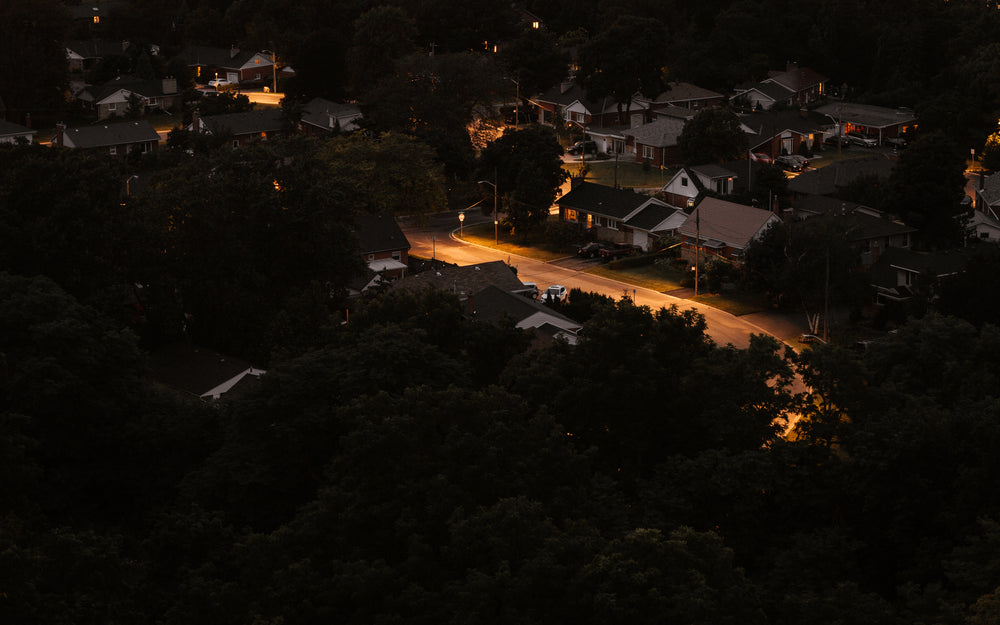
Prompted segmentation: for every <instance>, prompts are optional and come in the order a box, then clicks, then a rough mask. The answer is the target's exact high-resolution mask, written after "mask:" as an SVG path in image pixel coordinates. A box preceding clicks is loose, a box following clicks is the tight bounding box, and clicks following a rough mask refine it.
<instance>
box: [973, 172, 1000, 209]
mask: <svg viewBox="0 0 1000 625" xmlns="http://www.w3.org/2000/svg"><path fill="white" fill-rule="evenodd" d="M976 194H977V195H978V196H979V197H980V198H981V199H982V200H983V202H985V203H986V205H987V206H989V207H991V208H996V207H1000V172H996V173H993V174H990V175H989V176H986V177H985V178H983V188H982V189H978V190H977V191H976ZM977 208H979V210H982V208H983V207H980V206H979V205H978V203H977Z"/></svg>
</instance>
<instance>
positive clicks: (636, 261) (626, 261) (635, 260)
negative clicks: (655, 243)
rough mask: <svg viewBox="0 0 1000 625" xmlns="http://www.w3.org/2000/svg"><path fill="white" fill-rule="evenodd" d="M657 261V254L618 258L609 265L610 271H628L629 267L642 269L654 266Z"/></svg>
mask: <svg viewBox="0 0 1000 625" xmlns="http://www.w3.org/2000/svg"><path fill="white" fill-rule="evenodd" d="M654 260H656V254H638V255H636V256H626V257H625V258H618V259H615V260H613V261H611V262H610V263H608V268H609V269H628V268H629V267H642V266H643V265H652V264H653V261H654Z"/></svg>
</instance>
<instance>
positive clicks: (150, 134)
mask: <svg viewBox="0 0 1000 625" xmlns="http://www.w3.org/2000/svg"><path fill="white" fill-rule="evenodd" d="M159 142H160V135H159V134H158V133H157V132H156V129H154V128H153V126H152V125H150V123H149V122H147V121H146V120H139V121H131V122H119V123H116V124H94V125H92V126H81V127H79V128H67V127H66V126H65V125H64V124H62V123H59V124H56V135H55V137H53V139H52V144H53V145H55V146H56V147H66V148H76V149H80V150H93V151H103V152H106V153H107V154H110V155H111V156H114V157H117V158H125V157H126V156H128V155H129V154H130V153H133V152H140V153H142V154H146V153H148V152H152V151H153V150H155V149H156V146H157V145H159Z"/></svg>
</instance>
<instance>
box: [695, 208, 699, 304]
mask: <svg viewBox="0 0 1000 625" xmlns="http://www.w3.org/2000/svg"><path fill="white" fill-rule="evenodd" d="M700 208H701V207H698V208H696V209H695V210H696V211H698V212H697V213H695V214H694V238H695V242H694V296H695V297H698V271H699V269H698V265H699V264H700V261H701V210H699V209H700Z"/></svg>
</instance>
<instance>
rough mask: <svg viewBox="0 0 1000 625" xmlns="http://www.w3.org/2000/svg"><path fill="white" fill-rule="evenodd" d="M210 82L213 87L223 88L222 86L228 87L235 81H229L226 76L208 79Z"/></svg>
mask: <svg viewBox="0 0 1000 625" xmlns="http://www.w3.org/2000/svg"><path fill="white" fill-rule="evenodd" d="M208 84H209V85H210V86H212V87H215V88H216V89H221V88H222V87H228V86H229V85H231V84H233V83H231V82H229V81H228V80H226V79H225V78H214V79H212V80H210V81H208Z"/></svg>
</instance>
